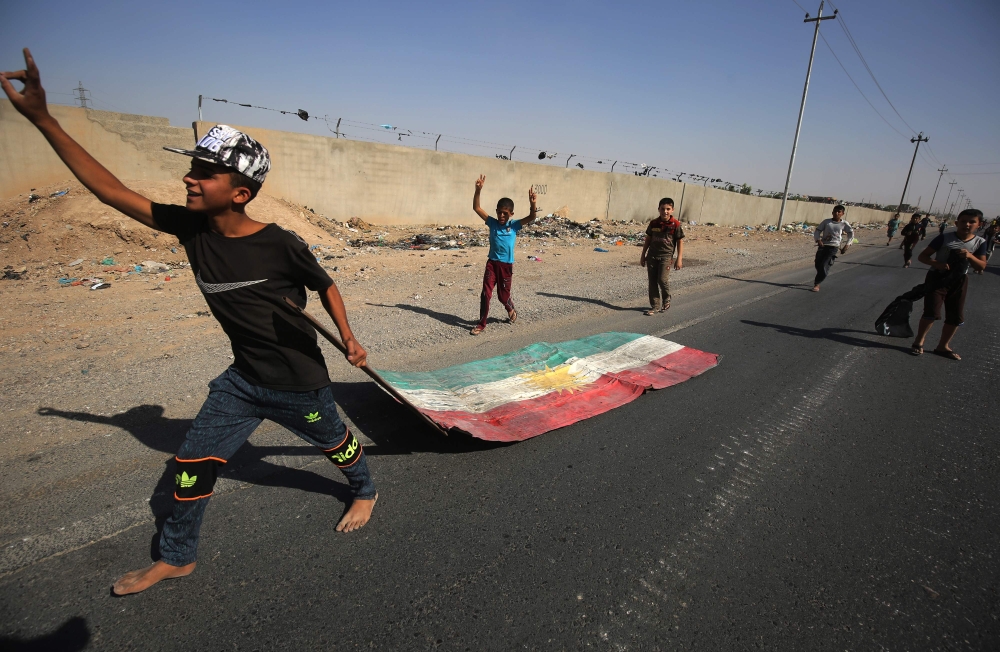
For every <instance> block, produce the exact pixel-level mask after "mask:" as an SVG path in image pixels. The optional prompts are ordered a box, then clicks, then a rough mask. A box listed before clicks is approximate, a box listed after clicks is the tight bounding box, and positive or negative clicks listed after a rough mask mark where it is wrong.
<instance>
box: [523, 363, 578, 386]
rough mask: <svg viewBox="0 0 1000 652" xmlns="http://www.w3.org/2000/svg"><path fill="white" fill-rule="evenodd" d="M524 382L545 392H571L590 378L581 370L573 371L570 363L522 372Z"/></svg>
mask: <svg viewBox="0 0 1000 652" xmlns="http://www.w3.org/2000/svg"><path fill="white" fill-rule="evenodd" d="M521 378H523V379H524V384H525V385H527V386H529V387H531V388H533V389H537V390H541V391H545V392H563V391H567V392H573V391H579V390H581V389H582V388H583V387H584V386H585V385H589V384H590V380H589V379H588V378H587V376H586V374H584V372H582V371H573V370H572V369H571V365H568V364H561V365H559V366H558V367H556V368H554V369H553V368H551V367H549V366H548V365H545V369H539V370H538V371H532V372H529V373H526V374H522V375H521Z"/></svg>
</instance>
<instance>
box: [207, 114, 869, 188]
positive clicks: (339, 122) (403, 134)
mask: <svg viewBox="0 0 1000 652" xmlns="http://www.w3.org/2000/svg"><path fill="white" fill-rule="evenodd" d="M203 98H204V99H205V100H212V101H214V102H221V103H225V104H232V105H235V106H241V107H244V108H249V109H259V110H262V111H272V112H274V113H280V114H282V115H291V116H296V117H298V118H299V119H300V120H303V121H305V122H308V121H310V120H313V121H317V122H323V123H324V124H325V126H326V128H327V130H329V132H330V133H332V134H334V136H335V137H337V138H346V139H352V140H364V141H368V142H374V143H382V144H396V145H400V144H401V145H405V146H407V147H419V148H421V149H433V150H435V151H445V152H451V153H459V154H468V153H469V152H468V151H462V149H461V148H474V149H475V150H476V151H475V152H474V154H476V155H480V156H481V155H485V151H491V152H493V153H494V156H495V157H496V158H498V159H501V160H505V161H516V160H520V161H522V162H531V163H539V164H543V165H550V166H553V167H565V168H575V169H581V170H592V171H600V172H620V173H622V174H629V173H631V174H632V175H633V176H639V177H652V178H658V179H667V180H671V181H678V182H683V183H692V184H701V185H703V186H705V187H708V186H709V185H710V184H711V186H712V188H715V189H717V190H728V191H731V192H737V193H740V194H744V195H755V196H757V197H770V198H780V197H781V194H782V193H781V191H778V190H766V189H763V188H758V189H756V190H755V189H753V188H752V187H751V186H750V185H749V184H746V183H735V182H731V181H728V180H725V179H723V178H721V177H716V176H714V175H704V174H699V173H693V172H684V171H680V170H675V169H671V168H667V167H665V166H660V165H647V164H646V163H635V162H632V161H624V160H621V159H615V158H613V157H610V156H601V157H598V156H589V155H585V154H567V153H560V152H556V151H553V150H551V149H549V148H545V147H536V146H529V145H511V144H509V143H498V142H492V141H487V140H479V139H475V138H467V137H464V136H453V135H449V134H444V133H437V132H432V131H423V130H415V129H407V128H404V127H400V126H397V125H392V124H388V123H382V124H379V123H375V122H365V121H361V120H352V119H349V118H343V117H338V118H331V117H330V116H329V115H322V116H320V115H315V114H311V113H309V112H308V111H306V110H304V109H296V110H290V109H289V110H286V109H273V108H270V107H266V106H260V105H257V104H250V103H248V102H236V101H233V100H228V99H224V98H216V97H208V96H207V95H206V96H203ZM345 129H346V131H345ZM376 135H377V136H378V137H375V136H376ZM449 145H451V146H452V147H448V146H449ZM484 150H485V151H484ZM534 152H537V155H535V154H533V153H534ZM515 154H520V155H521V157H520V158H518V157H516V156H515ZM525 154H527V155H528V158H527V160H525V158H524V155H525ZM788 198H789V199H793V200H807V199H811V200H813V201H816V200H820V201H826V202H828V203H834V201H835V199H834V198H832V197H810V196H807V195H798V194H792V193H790V194H789V196H788ZM841 203H844V204H847V205H851V206H865V207H870V208H883V205H881V204H875V203H865V202H852V201H841Z"/></svg>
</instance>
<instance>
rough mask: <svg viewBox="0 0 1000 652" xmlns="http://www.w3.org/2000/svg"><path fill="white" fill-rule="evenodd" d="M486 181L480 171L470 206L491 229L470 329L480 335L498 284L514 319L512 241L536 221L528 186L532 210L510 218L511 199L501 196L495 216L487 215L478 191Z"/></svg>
mask: <svg viewBox="0 0 1000 652" xmlns="http://www.w3.org/2000/svg"><path fill="white" fill-rule="evenodd" d="M485 183H486V175H485V174H481V175H479V179H478V180H476V194H475V195H474V196H473V197H472V210H474V211H476V215H478V216H479V217H481V218H482V220H483V221H484V222H486V226H487V227H489V229H490V254H489V258H488V259H487V261H486V273H485V274H483V292H482V294H480V295H479V323H478V324H476V327H475V328H473V329H472V334H473V335H479V334H480V333H482V332H483V330H484V329H485V328H486V318H487V317H489V316H490V300H491V299H492V298H493V287H494V286H497V298H498V299H500V303H502V304H503V307H504V308H506V309H507V316H508V317H509V318H510V323H512V324H513V323H514V322H516V321H517V310H515V309H514V302H513V301H511V298H510V286H511V279H512V278H513V276H514V245H515V243H516V242H517V232H518V231H520V230H521V229H522V228H524V227H526V226H528V225H529V224H531V223H532V222H534V221H535V212H536V211H537V210H538V207H537V206H535V200H536V198H537V197H536V195H535V189H534V188H529V189H528V201H529V202H531V212H530V213H529V214H528V216H527V217H524V218H521V219H519V220H512V219H510V218H511V217H512V216H513V215H514V201H513V200H512V199H509V198H507V197H504V198H503V199H501V200H500V201H498V202H497V216H496V217H490V216H489V214H487V213H486V211H484V210H483V209H482V207H481V206H480V205H479V193H481V192H482V190H483V185H484V184H485Z"/></svg>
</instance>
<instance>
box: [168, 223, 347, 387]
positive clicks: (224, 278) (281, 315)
mask: <svg viewBox="0 0 1000 652" xmlns="http://www.w3.org/2000/svg"><path fill="white" fill-rule="evenodd" d="M153 220H154V221H155V222H156V228H157V229H159V230H161V231H164V232H166V233H170V234H171V235H175V236H177V239H178V240H180V243H181V245H182V246H183V247H184V249H185V250H186V251H187V257H188V260H190V261H191V271H192V272H194V275H195V280H196V282H197V283H198V287H199V288H200V289H201V292H202V294H203V295H204V296H205V301H206V302H207V303H208V307H209V308H210V309H211V310H212V314H213V315H215V318H216V319H218V320H219V323H220V324H221V325H222V330H224V331H225V332H226V335H228V336H229V340H230V342H231V343H232V347H233V356H234V358H235V361H234V363H233V365H234V366H235V367H236V369H237V370H238V371H239V372H240V373H241V374H242V375H243V376H244V377H245V378H246V379H247V380H248V381H249V382H251V383H253V384H254V385H259V386H260V387H266V388H268V389H279V390H285V391H296V392H305V391H310V390H314V389H319V388H321V387H325V386H326V385H329V384H330V376H329V374H328V373H327V370H326V363H325V361H324V360H323V353H322V352H321V351H320V348H319V345H317V343H316V331H315V329H314V328H313V327H312V326H311V325H310V324H309V322H308V321H306V320H305V318H304V317H302V316H301V315H299V314H298V313H297V312H294V311H293V310H292V309H291V308H290V307H289V306H288V305H287V304H286V303H285V302H284V300H283V297H288V298H289V299H291V300H292V301H294V302H295V303H296V304H298V305H299V306H302V307H303V308H304V307H305V305H306V290H305V288H309V289H310V290H315V291H322V290H325V289H326V288H328V287H330V286H331V285H333V280H332V279H331V278H330V276H329V274H327V273H326V272H325V271H324V270H323V268H322V267H320V266H319V264H318V263H317V262H316V257H315V256H313V255H312V253H311V252H310V251H309V245H308V244H306V243H305V241H303V240H302V239H301V238H300V237H299V236H297V235H296V234H295V233H293V232H292V231H286V230H285V229H283V228H281V227H280V226H278V225H277V224H268V225H267V226H265V227H264V228H263V229H261V230H260V231H258V232H257V233H254V234H252V235H248V236H243V237H240V238H227V237H225V236H223V235H219V234H218V233H215V232H213V231H211V230H210V229H209V222H208V216H206V215H205V214H204V213H196V212H194V211H189V210H188V209H186V208H184V207H183V206H170V205H166V204H153Z"/></svg>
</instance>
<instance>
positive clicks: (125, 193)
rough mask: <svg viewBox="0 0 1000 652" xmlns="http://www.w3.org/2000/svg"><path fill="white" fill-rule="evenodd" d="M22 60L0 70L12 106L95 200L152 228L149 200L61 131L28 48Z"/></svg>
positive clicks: (4, 89) (0, 78)
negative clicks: (11, 69)
mask: <svg viewBox="0 0 1000 652" xmlns="http://www.w3.org/2000/svg"><path fill="white" fill-rule="evenodd" d="M24 63H25V69H24V70H16V71H14V72H4V73H0V87H2V88H3V91H4V93H6V94H7V97H8V98H9V99H10V102H11V104H13V105H14V108H15V109H17V110H18V112H19V113H20V114H21V115H23V116H24V117H25V118H27V119H28V120H30V121H31V124H33V125H35V127H37V128H38V130H39V131H40V132H42V135H43V136H45V139H46V140H47V141H49V144H50V145H52V149H54V150H55V152H56V154H57V155H58V156H59V158H61V159H62V161H63V163H65V164H66V167H68V168H69V169H70V171H71V172H72V173H73V175H74V176H76V178H77V179H79V180H80V183H82V184H83V185H85V186H86V187H87V189H88V190H90V191H91V192H92V193H94V194H95V195H96V196H97V198H98V199H99V200H101V201H102V202H103V203H105V204H107V205H108V206H111V207H112V208H116V209H118V210H119V211H121V212H122V213H125V214H126V215H128V216H129V217H131V218H132V219H134V220H137V221H139V222H142V223H143V224H145V225H146V226H151V227H154V228H155V225H154V223H153V205H152V202H150V201H149V200H148V199H146V198H145V197H143V196H142V195H140V194H138V193H136V192H133V191H131V190H129V189H128V188H126V187H125V184H123V183H122V182H121V181H119V180H118V179H117V177H115V175H113V174H111V172H109V171H108V169H107V168H105V167H104V166H103V165H101V164H100V163H98V162H97V160H96V159H95V158H94V157H93V156H91V155H90V154H88V153H87V151H86V150H85V149H83V147H80V144H79V143H77V142H76V141H75V140H73V139H72V138H71V137H70V135H69V134H67V133H66V132H65V131H63V128H62V127H61V126H60V125H59V123H58V122H57V121H56V119H55V118H53V117H52V116H51V115H50V114H49V109H48V107H47V106H46V104H45V89H43V88H42V82H41V78H40V77H39V74H38V66H36V65H35V60H34V59H33V58H32V56H31V52H30V51H29V50H28V48H24ZM13 79H16V80H18V81H20V82H21V83H23V84H24V88H23V89H22V90H21V92H20V93H18V92H17V91H16V90H15V89H14V85H13V84H11V80H13Z"/></svg>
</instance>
